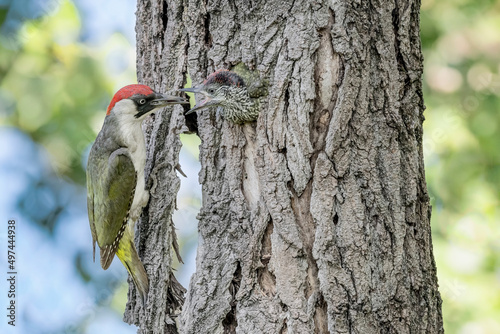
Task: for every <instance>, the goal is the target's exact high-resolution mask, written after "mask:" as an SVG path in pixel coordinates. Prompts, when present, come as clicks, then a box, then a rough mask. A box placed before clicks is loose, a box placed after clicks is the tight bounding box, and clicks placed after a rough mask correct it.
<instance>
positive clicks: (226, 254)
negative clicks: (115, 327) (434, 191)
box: [126, 0, 443, 334]
mask: <svg viewBox="0 0 500 334" xmlns="http://www.w3.org/2000/svg"><path fill="white" fill-rule="evenodd" d="M419 7H420V2H419V1H395V2H394V1H389V2H366V1H363V2H361V1H350V0H349V1H348V0H340V1H334V2H332V3H330V2H328V1H316V2H310V1H305V0H295V1H289V2H286V1H278V0H266V1H261V0H255V1H243V0H239V1H235V0H231V1H215V2H208V3H206V2H203V1H183V0H167V1H163V0H139V1H138V11H137V41H138V45H137V48H138V73H139V82H143V83H146V84H151V85H153V86H154V87H155V88H158V89H159V90H162V91H167V90H171V89H174V88H179V87H181V86H182V85H183V84H184V82H185V75H186V72H188V73H189V74H190V76H191V78H192V80H193V83H195V84H196V83H200V82H201V81H202V80H203V79H204V78H205V77H206V76H207V75H208V74H210V73H211V72H212V71H214V70H216V69H220V68H227V69H232V68H234V67H235V66H237V65H238V68H242V67H243V66H241V65H242V64H241V63H243V64H244V65H245V66H246V67H247V68H248V71H247V72H248V73H250V74H251V75H253V76H254V77H255V76H259V77H260V79H261V82H267V83H268V86H267V91H268V94H267V96H263V97H260V102H261V104H260V105H261V114H260V116H259V119H258V120H257V122H255V123H252V124H245V125H235V124H232V123H230V122H228V121H225V120H224V119H223V118H222V117H221V116H220V113H219V111H215V110H204V111H202V112H201V113H199V115H198V118H197V128H196V127H194V126H189V127H190V129H191V130H197V132H198V135H199V136H200V138H201V145H200V161H201V171H200V175H199V180H200V183H201V184H202V191H203V206H202V209H201V211H200V213H199V217H198V218H199V226H198V229H199V246H198V255H197V269H196V273H195V274H194V276H193V277H192V279H191V284H190V286H189V289H188V292H187V295H186V300H185V302H184V303H183V300H182V297H181V296H182V287H180V286H179V285H178V283H177V282H176V281H175V278H174V277H173V275H172V272H171V269H170V264H171V260H172V256H171V248H172V247H171V245H173V243H174V241H175V235H174V234H173V229H172V222H171V214H172V210H173V208H174V205H175V196H176V194H177V190H178V185H179V180H178V178H177V176H176V175H175V169H174V167H175V165H176V164H177V161H178V153H179V149H180V142H179V139H178V133H179V132H181V131H185V130H186V127H183V124H184V123H183V122H184V118H183V116H182V114H181V108H180V107H176V108H175V109H174V112H173V113H170V111H171V110H169V111H167V112H163V113H160V114H159V115H158V116H157V118H156V120H155V122H154V123H153V122H149V123H148V124H147V125H146V127H147V131H148V133H149V134H150V136H149V138H150V139H149V145H148V147H149V151H148V152H149V155H148V166H147V169H148V168H149V169H148V170H147V172H148V175H151V177H152V178H153V179H155V180H156V182H153V183H154V184H155V185H156V187H153V190H152V193H153V194H154V195H152V197H151V201H150V203H149V207H148V208H147V210H145V214H144V215H143V219H142V222H141V224H140V238H139V239H140V240H139V252H140V254H141V255H142V256H143V258H144V262H145V265H146V270H147V272H148V275H149V277H150V281H151V282H150V284H151V289H153V291H154V296H152V294H151V293H150V298H151V297H152V299H150V300H149V302H148V305H147V307H146V312H143V311H142V310H141V309H140V306H139V305H140V303H138V301H136V300H135V299H132V300H131V301H130V302H129V304H128V309H127V312H126V319H127V320H128V321H129V322H134V323H136V324H138V325H139V326H140V327H141V329H140V332H141V333H177V332H181V333H197V334H198V333H300V334H302V333H442V332H443V325H442V316H441V298H440V296H439V292H438V285H437V277H436V268H435V263H434V258H433V254H432V243H431V230H430V222H429V219H430V211H431V209H430V204H429V196H428V193H427V190H426V184H425V174H424V165H423V155H422V122H423V119H424V118H423V110H424V105H423V99H422V89H421V76H422V66H423V63H422V61H423V59H422V54H421V48H420V38H419ZM251 84H252V83H251V82H247V85H249V86H251ZM188 121H189V122H188V124H190V123H191V121H193V119H189V120H188ZM182 223H183V222H176V224H182ZM131 296H133V292H131ZM181 308H182V315H181V316H180V319H179V318H176V317H175V314H177V313H178V312H179V310H180V309H181ZM172 320H177V321H176V322H174V321H172Z"/></svg>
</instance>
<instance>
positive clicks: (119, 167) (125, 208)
mask: <svg viewBox="0 0 500 334" xmlns="http://www.w3.org/2000/svg"><path fill="white" fill-rule="evenodd" d="M107 157H109V159H108V158H107ZM136 182H137V176H136V172H135V168H134V164H133V163H132V160H131V159H130V157H129V156H128V153H127V151H126V150H125V149H123V148H121V149H118V150H116V151H115V152H113V153H112V154H111V155H110V156H104V157H103V158H101V159H97V158H95V156H92V152H91V156H89V164H88V167H87V191H88V194H87V208H88V212H89V222H90V231H91V233H92V239H93V242H94V259H95V242H97V244H98V245H99V247H100V248H101V266H102V267H103V269H107V268H108V267H109V265H110V264H111V262H112V261H113V258H114V255H115V252H116V250H117V248H118V245H119V243H120V239H121V237H122V236H123V233H124V231H125V228H126V225H127V220H128V214H129V210H130V206H131V204H132V200H133V198H134V190H135V186H136Z"/></svg>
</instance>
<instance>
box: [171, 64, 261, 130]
mask: <svg viewBox="0 0 500 334" xmlns="http://www.w3.org/2000/svg"><path fill="white" fill-rule="evenodd" d="M179 91H182V92H190V93H200V94H202V95H203V96H204V98H203V99H202V100H201V101H200V102H198V103H196V105H195V106H194V107H193V108H192V109H191V110H189V111H188V112H187V113H186V115H188V114H190V113H192V112H194V111H196V110H200V109H204V108H207V107H216V106H221V107H222V108H223V112H222V116H223V117H224V118H225V119H227V120H229V121H231V122H234V123H237V124H242V123H246V122H253V121H255V120H256V119H257V117H258V116H259V109H260V108H259V103H258V100H252V99H251V98H250V96H249V95H248V91H247V87H246V85H245V82H244V81H243V79H242V78H241V77H240V76H239V75H237V74H236V73H234V72H231V71H228V70H224V69H222V70H218V71H216V72H214V73H212V74H210V75H209V76H208V77H207V79H206V80H205V81H204V82H203V83H202V84H201V85H199V86H196V87H192V88H183V89H179Z"/></svg>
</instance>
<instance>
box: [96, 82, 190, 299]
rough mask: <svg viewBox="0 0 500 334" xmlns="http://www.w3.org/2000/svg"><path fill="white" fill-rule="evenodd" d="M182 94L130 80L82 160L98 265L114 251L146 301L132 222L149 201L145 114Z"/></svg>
mask: <svg viewBox="0 0 500 334" xmlns="http://www.w3.org/2000/svg"><path fill="white" fill-rule="evenodd" d="M176 103H189V102H187V101H186V100H185V99H183V98H180V97H176V96H169V95H164V94H159V93H156V92H154V91H153V90H152V89H151V88H150V87H148V86H145V85H129V86H125V87H123V88H122V89H120V90H119V91H118V92H117V93H116V94H115V95H114V97H113V99H112V100H111V103H110V104H109V107H108V109H107V113H106V118H105V119H104V124H103V126H102V129H101V131H100V132H99V134H98V135H97V139H96V141H95V143H94V144H93V145H92V148H91V150H90V154H89V159H88V163H87V208H88V214H89V222H90V231H91V233H92V239H93V251H94V253H93V254H94V255H93V257H94V261H95V243H96V242H97V244H98V245H99V247H100V249H101V266H102V268H103V269H108V267H109V265H110V264H111V262H112V261H113V258H114V256H115V253H116V255H117V256H118V258H119V259H120V261H121V262H122V263H123V265H124V266H125V268H127V271H128V272H129V274H130V276H131V277H132V279H133V281H134V283H135V286H136V287H137V290H138V291H139V294H140V296H141V298H142V300H143V302H144V303H145V302H146V298H147V294H148V290H149V282H148V277H147V275H146V271H145V270H144V266H143V265H142V263H141V260H140V259H139V256H138V254H137V250H136V248H135V245H134V224H135V221H136V220H137V219H138V218H139V216H140V215H141V212H142V209H143V208H144V206H145V205H146V204H147V203H148V200H149V191H148V190H147V189H146V188H145V179H144V166H145V163H146V145H145V142H144V134H143V132H142V127H141V124H142V121H143V120H144V118H145V117H146V116H147V115H149V114H151V113H152V112H154V111H155V110H157V109H158V108H161V107H164V106H166V105H170V104H176Z"/></svg>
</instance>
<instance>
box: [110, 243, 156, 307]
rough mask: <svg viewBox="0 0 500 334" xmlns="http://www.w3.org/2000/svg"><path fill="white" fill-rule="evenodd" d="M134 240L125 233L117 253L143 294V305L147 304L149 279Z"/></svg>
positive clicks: (140, 293) (138, 289) (141, 294)
mask: <svg viewBox="0 0 500 334" xmlns="http://www.w3.org/2000/svg"><path fill="white" fill-rule="evenodd" d="M133 240H134V239H133V238H132V237H131V236H130V235H129V234H127V235H125V236H124V237H123V238H122V240H121V241H120V245H119V246H118V249H117V252H116V255H117V256H118V258H119V259H120V261H121V262H122V263H123V265H124V266H125V268H127V271H128V273H129V274H130V276H131V277H132V280H133V281H134V284H135V287H136V288H137V291H138V292H139V295H140V296H141V300H142V302H143V305H144V306H145V305H146V302H147V298H148V292H149V280H148V275H147V274H146V270H145V269H144V266H143V264H142V262H141V260H140V259H139V255H138V254H137V250H136V248H135V245H134V241H133Z"/></svg>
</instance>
